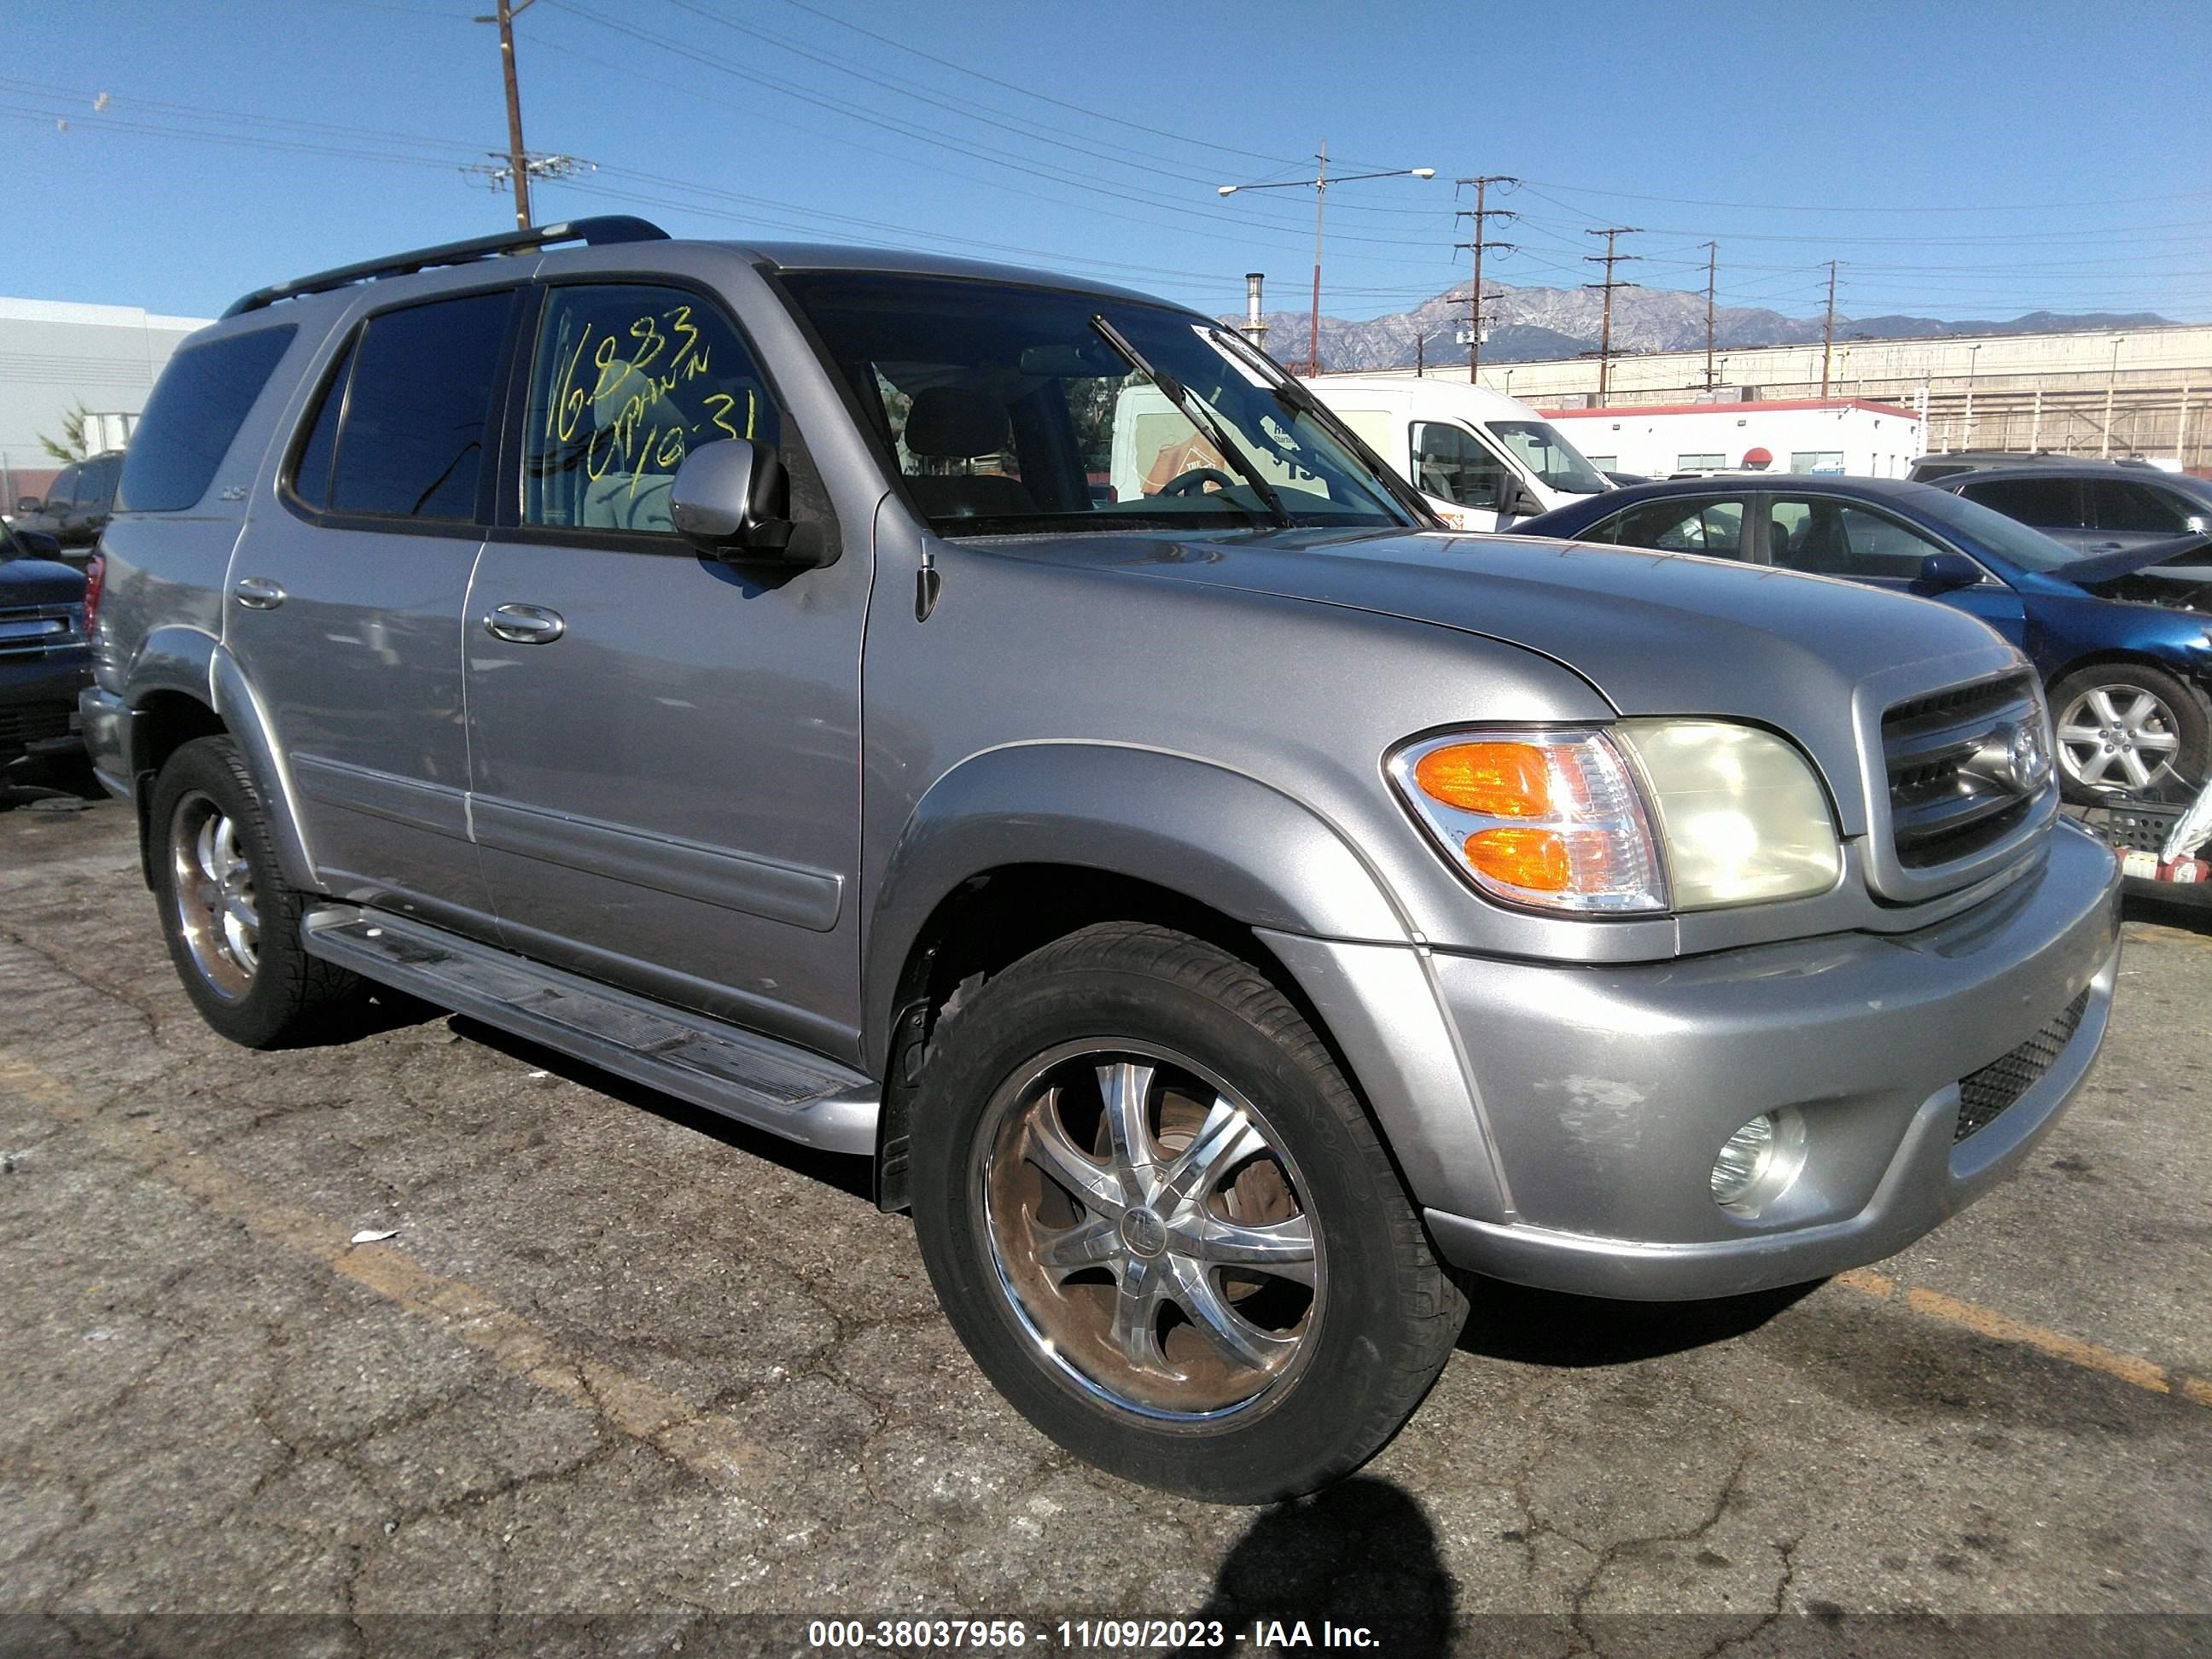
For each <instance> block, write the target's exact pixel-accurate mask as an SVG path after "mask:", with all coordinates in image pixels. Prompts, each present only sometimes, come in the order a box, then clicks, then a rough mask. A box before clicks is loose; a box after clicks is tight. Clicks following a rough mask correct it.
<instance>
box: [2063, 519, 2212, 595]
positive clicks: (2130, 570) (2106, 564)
mask: <svg viewBox="0 0 2212 1659" xmlns="http://www.w3.org/2000/svg"><path fill="white" fill-rule="evenodd" d="M2176 565H2178V566H2183V567H2186V568H2184V569H2180V570H2176V571H2174V572H2172V578H2173V579H2175V580H2186V581H2192V582H2197V583H2212V536H2200V535H2195V534H2191V535H2187V536H2173V537H2169V538H2167V539H2166V540H2165V541H2160V542H2147V543H2145V544H2143V545H2142V546H2141V547H2130V548H2129V549H2127V550H2124V551H2123V552H2119V553H2106V554H2101V555H2100V556H2098V557H2096V558H2093V559H2072V560H2069V561H2068V562H2066V563H2064V564H2063V565H2061V566H2059V567H2058V568H2057V569H2056V570H2052V571H2049V572H2046V573H2045V574H2049V575H2052V576H2056V577H2057V579H2058V580H2061V581H2065V582H2071V583H2073V584H2074V586H2076V587H2078V588H2081V589H2082V590H2083V591H2084V592H2090V593H2098V592H2103V591H2104V589H2105V588H2106V586H2108V585H2109V584H2110V583H2112V581H2113V580H2116V579H2118V578H2120V577H2124V576H2132V575H2135V574H2137V573H2138V572H2144V571H2149V570H2151V569H2152V568H2154V567H2160V568H2163V567H2166V566H2176ZM2161 574H2164V573H2163V570H2162V569H2161Z"/></svg>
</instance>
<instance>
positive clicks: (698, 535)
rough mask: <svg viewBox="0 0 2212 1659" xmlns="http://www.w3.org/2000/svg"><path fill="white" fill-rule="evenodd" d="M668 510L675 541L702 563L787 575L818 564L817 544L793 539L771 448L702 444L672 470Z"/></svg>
mask: <svg viewBox="0 0 2212 1659" xmlns="http://www.w3.org/2000/svg"><path fill="white" fill-rule="evenodd" d="M668 510H669V516H670V518H671V519H672V520H674V521H675V525H676V532H677V534H678V535H679V536H681V537H683V538H684V540H685V541H687V542H689V543H690V544H691V545H692V546H694V547H696V548H697V549H698V550H699V551H700V552H702V553H703V554H704V555H706V556H707V557H708V558H710V559H720V560H721V561H723V562H725V563H728V564H773V565H783V566H787V567H789V568H795V569H805V568H809V567H811V566H814V565H817V564H819V563H821V562H822V557H821V538H819V537H816V536H797V535H794V534H793V531H794V529H795V526H793V523H792V521H791V483H790V480H789V478H788V477H787V476H786V475H785V472H784V470H783V463H782V462H781V460H779V459H776V453H775V447H773V446H771V445H769V444H759V443H752V442H750V441H747V440H745V439H744V438H723V439H719V440H717V441H715V442H714V443H711V444H702V446H701V447H698V448H697V449H695V450H693V451H692V452H691V453H690V454H688V455H686V456H685V457H684V464H683V465H681V466H679V467H678V468H677V469H676V482H675V483H674V484H673V485H672V486H671V488H670V490H669V500H668Z"/></svg>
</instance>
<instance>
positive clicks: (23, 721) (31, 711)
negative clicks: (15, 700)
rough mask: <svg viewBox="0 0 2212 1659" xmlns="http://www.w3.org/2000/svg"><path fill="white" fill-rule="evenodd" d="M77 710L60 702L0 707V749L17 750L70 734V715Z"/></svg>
mask: <svg viewBox="0 0 2212 1659" xmlns="http://www.w3.org/2000/svg"><path fill="white" fill-rule="evenodd" d="M72 714H76V709H74V708H70V706H69V705H68V704H67V703H62V702H46V703H33V704H31V705H29V706H28V707H27V708H0V749H20V748H21V747H22V745H23V744H27V743H44V742H45V741H46V739H47V738H65V737H67V736H69V732H70V715H72Z"/></svg>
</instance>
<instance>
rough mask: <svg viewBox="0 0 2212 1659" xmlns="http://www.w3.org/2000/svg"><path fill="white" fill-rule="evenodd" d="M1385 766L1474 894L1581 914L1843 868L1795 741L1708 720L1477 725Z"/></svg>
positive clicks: (1712, 904) (1772, 884)
mask: <svg viewBox="0 0 2212 1659" xmlns="http://www.w3.org/2000/svg"><path fill="white" fill-rule="evenodd" d="M1389 771H1390V775H1391V777H1392V778H1393V780H1394V781H1395V782H1396V783H1397V785H1398V787H1399V790H1400V792H1401V793H1402V794H1403V795H1404V796H1405V798H1406V799H1407V803H1408V804H1409V805H1411V806H1412V807H1413V811H1414V813H1415V815H1416V816H1417V817H1419V819H1420V821H1421V823H1423V824H1424V825H1425V827H1426V828H1427V829H1428V830H1429V832H1430V833H1431V835H1432V836H1435V838H1436V840H1437V843H1438V844H1439V845H1440V846H1441V847H1442V848H1443V851H1444V852H1445V854H1447V856H1449V858H1450V859H1451V860H1452V862H1453V863H1454V864H1455V866H1457V867H1458V868H1459V869H1461V870H1462V871H1463V872H1465V873H1466V874H1467V875H1468V878H1470V879H1472V880H1473V881H1474V884H1476V885H1477V886H1478V887H1480V889H1482V890H1484V891H1485V892H1487V893H1490V894H1492V895H1493V896H1497V897H1498V898H1502V899H1504V900H1506V901H1508V902H1512V903H1516V904H1524V905H1529V906H1533V907H1534V908H1539V909H1547V910H1555V911H1563V912H1567V913H1570V914H1576V915H1650V914H1653V913H1656V912H1660V911H1664V910H1668V909H1669V908H1673V909H1678V910H1705V909H1714V908H1720V907H1722V906H1725V905H1732V904H1750V903H1756V902H1760V901H1763V900H1767V899H1779V898H1796V897H1802V896H1807V895H1810V894H1814V893H1820V892H1825V891H1826V890H1828V889H1829V888H1830V887H1832V886H1833V885H1834V884H1835V882H1836V878H1837V877H1838V874H1840V872H1841V871H1842V867H1843V863H1842V853H1841V849H1840V848H1839V847H1838V844H1837V841H1836V833H1835V827H1834V823H1833V822H1832V819H1831V817H1830V816H1829V813H1828V803H1827V798H1826V795H1825V794H1823V793H1822V792H1821V789H1820V781H1819V780H1818V779H1816V778H1815V777H1814V775H1813V771H1812V768H1811V767H1810V766H1809V765H1808V764H1807V763H1806V762H1805V760H1804V758H1803V757H1802V756H1801V755H1800V754H1799V753H1798V752H1797V750H1796V749H1794V748H1792V747H1791V746H1790V744H1788V743H1786V742H1784V740H1783V739H1782V738H1778V737H1776V736H1774V735H1773V734H1772V733H1771V732H1762V731H1759V730H1758V729H1757V728H1755V727H1753V726H1735V725H1731V724H1729V723H1728V722H1726V721H1722V720H1628V721H1623V722H1622V723H1620V725H1618V726H1612V727H1609V728H1606V729H1602V730H1600V729H1592V728H1588V727H1582V728H1557V729H1550V730H1545V729H1537V730H1530V729H1526V728H1522V729H1486V730H1475V731H1468V732H1449V733H1447V734H1444V735H1443V736H1440V737H1434V738H1425V739H1423V740H1421V741H1419V742H1416V743H1412V744H1407V745H1406V746H1405V747H1403V748H1401V749H1400V750H1397V751H1396V752H1395V754H1393V755H1392V756H1391V757H1390V759H1389Z"/></svg>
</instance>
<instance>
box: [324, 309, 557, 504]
mask: <svg viewBox="0 0 2212 1659" xmlns="http://www.w3.org/2000/svg"><path fill="white" fill-rule="evenodd" d="M515 292H516V291H515V290H513V289H507V290H504V291H502V292H500V293H497V294H471V295H467V296H465V298H462V299H458V300H434V301H431V302H430V303H428V305H419V306H409V307H406V308H405V309H404V310H400V311H386V312H380V313H377V314H376V315H375V316H374V317H371V318H370V319H368V322H367V323H365V324H363V325H362V331H361V333H360V335H359V337H357V338H356V342H355V344H354V347H353V358H354V362H353V373H352V376H351V380H350V383H349V389H348V391H347V393H346V398H345V409H344V424H343V427H342V428H340V430H339V433H338V436H337V452H336V453H335V455H334V456H333V457H332V464H331V469H330V470H331V490H330V505H331V511H332V512H336V513H374V514H375V515H377V516H379V517H387V518H398V519H435V520H461V521H464V522H465V521H466V520H470V519H473V518H475V517H476V516H477V494H478V486H479V483H480V482H481V480H482V478H483V471H484V441H485V430H486V427H487V425H488V423H489V420H490V417H491V404H492V395H493V392H494V391H495V387H496V385H497V381H498V377H499V365H500V358H501V352H502V349H503V348H504V347H505V345H506V342H507V319H509V317H511V316H512V315H513V309H514V301H515Z"/></svg>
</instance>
